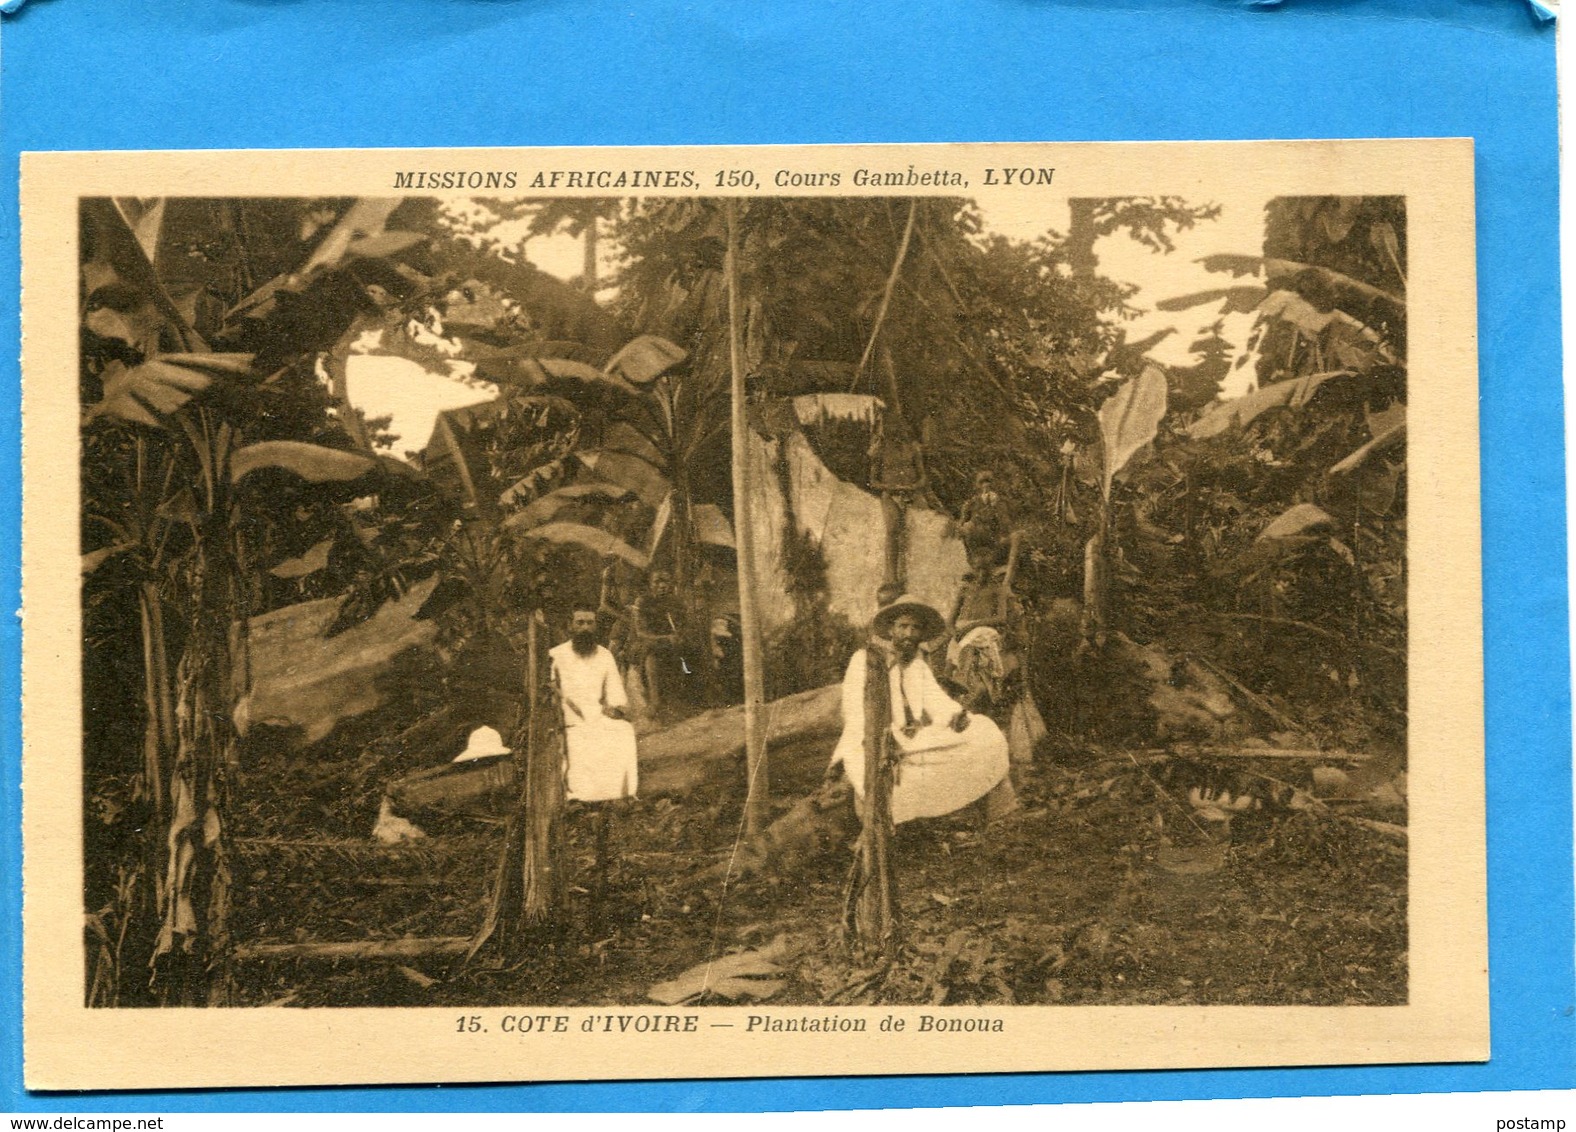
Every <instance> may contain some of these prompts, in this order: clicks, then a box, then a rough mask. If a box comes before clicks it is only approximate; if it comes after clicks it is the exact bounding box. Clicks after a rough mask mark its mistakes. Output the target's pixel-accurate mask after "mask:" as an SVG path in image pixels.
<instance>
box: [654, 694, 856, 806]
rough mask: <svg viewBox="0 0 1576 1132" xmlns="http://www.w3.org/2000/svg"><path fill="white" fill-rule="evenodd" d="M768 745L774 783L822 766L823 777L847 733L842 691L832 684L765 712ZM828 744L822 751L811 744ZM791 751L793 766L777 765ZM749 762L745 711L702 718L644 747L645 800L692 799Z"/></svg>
mask: <svg viewBox="0 0 1576 1132" xmlns="http://www.w3.org/2000/svg"><path fill="white" fill-rule="evenodd" d="M765 715H766V742H767V744H768V746H770V747H772V748H773V751H772V755H773V761H772V777H773V778H774V779H789V778H792V777H794V776H795V775H796V774H802V773H804V771H805V769H806V767H805V765H799V764H806V763H809V762H815V761H816V760H819V761H818V762H817V763H816V765H815V766H814V768H813V771H812V773H819V771H820V770H821V768H822V767H823V766H824V765H825V763H826V761H827V760H828V759H829V758H831V754H832V743H833V741H835V739H836V737H837V735H838V733H839V732H840V731H841V730H842V726H843V716H842V687H841V686H840V685H837V684H831V685H828V686H827V687H824V688H814V689H812V690H811V691H808V692H800V693H798V694H797V695H793V696H784V697H783V698H782V699H780V700H773V701H772V702H771V703H769V704H767V705H766V707H765ZM822 738H824V739H825V740H827V742H826V744H825V745H824V747H823V746H817V745H816V744H814V743H812V742H807V741H808V740H814V739H822ZM779 745H781V746H784V747H788V746H791V747H792V748H793V749H794V751H795V752H797V755H796V756H789V757H790V758H791V759H792V761H793V765H791V766H785V765H784V764H783V763H782V762H780V761H778V754H777V751H776V747H778V746H779ZM743 758H744V708H743V707H742V706H740V707H731V708H718V709H715V710H713V711H708V712H703V713H701V714H700V715H697V716H693V717H691V718H689V719H686V720H684V721H683V722H682V723H677V724H675V725H673V726H672V727H668V728H664V729H663V730H661V731H653V732H652V733H651V734H649V735H646V736H644V737H643V738H642V739H641V741H640V792H641V794H643V795H651V796H658V795H662V794H688V793H690V792H691V791H693V790H694V789H695V788H696V787H698V786H702V785H705V784H706V783H708V782H710V781H712V780H714V779H716V778H718V777H720V776H723V775H726V774H731V773H732V771H733V763H734V762H735V761H738V760H742V759H743Z"/></svg>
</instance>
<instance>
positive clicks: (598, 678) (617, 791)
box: [547, 602, 639, 802]
mask: <svg viewBox="0 0 1576 1132" xmlns="http://www.w3.org/2000/svg"><path fill="white" fill-rule="evenodd" d="M596 628H597V607H596V603H595V602H581V603H579V604H577V605H576V606H575V608H574V612H573V613H572V614H571V616H570V621H569V639H568V640H567V641H565V642H563V643H562V644H560V645H557V646H555V647H554V648H551V649H549V650H548V653H547V655H548V656H549V657H550V658H551V659H552V662H553V675H554V677H555V678H556V679H557V681H558V692H559V697H560V699H561V700H562V701H563V707H564V740H565V746H566V747H567V749H568V766H567V767H566V768H565V773H566V777H567V783H568V784H567V789H566V796H567V797H568V799H569V800H570V801H580V802H606V801H611V800H613V799H616V798H631V797H634V795H635V792H636V790H637V788H638V785H639V780H638V777H637V770H636V758H635V728H634V726H633V725H632V724H631V723H630V722H629V716H628V712H627V708H628V705H629V699H628V697H627V696H625V694H624V681H623V679H622V678H621V677H620V676H619V674H618V664H617V662H615V661H614V660H613V654H612V653H611V652H609V651H608V650H607V649H606V648H604V647H603V646H602V645H599V644H597V639H596Z"/></svg>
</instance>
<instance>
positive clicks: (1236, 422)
mask: <svg viewBox="0 0 1576 1132" xmlns="http://www.w3.org/2000/svg"><path fill="white" fill-rule="evenodd" d="M1351 376H1352V372H1351V371H1350V370H1332V371H1330V372H1329V373H1310V374H1308V375H1307V376H1305V377H1299V378H1295V379H1293V380H1291V381H1277V382H1275V384H1273V385H1266V386H1264V387H1263V388H1261V389H1255V390H1253V392H1251V393H1244V394H1243V395H1242V396H1241V397H1234V398H1232V399H1231V400H1230V401H1222V402H1220V403H1219V404H1218V405H1216V406H1214V408H1212V409H1210V410H1209V412H1207V413H1205V414H1204V415H1203V416H1201V417H1199V418H1198V420H1196V421H1194V422H1193V423H1192V424H1191V425H1189V426H1188V427H1187V430H1186V431H1187V434H1188V436H1190V437H1192V438H1193V439H1194V440H1208V439H1210V438H1211V437H1216V436H1219V435H1220V434H1221V433H1223V432H1225V431H1227V430H1228V429H1232V428H1243V427H1245V426H1246V425H1247V424H1248V423H1249V422H1250V421H1252V420H1253V419H1254V418H1255V417H1257V416H1258V415H1259V414H1260V413H1263V412H1265V411H1267V410H1269V409H1274V408H1278V407H1279V406H1281V405H1286V406H1288V407H1290V408H1293V409H1299V408H1301V407H1302V406H1304V405H1306V404H1307V403H1308V402H1309V401H1311V400H1312V399H1313V395H1314V394H1315V393H1317V392H1318V391H1319V387H1320V386H1322V385H1323V384H1324V383H1325V382H1327V381H1334V380H1335V379H1336V378H1344V377H1351Z"/></svg>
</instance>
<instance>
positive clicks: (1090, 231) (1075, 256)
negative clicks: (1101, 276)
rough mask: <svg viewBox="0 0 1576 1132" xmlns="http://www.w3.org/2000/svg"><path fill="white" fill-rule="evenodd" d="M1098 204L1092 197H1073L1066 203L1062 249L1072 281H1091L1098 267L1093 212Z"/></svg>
mask: <svg viewBox="0 0 1576 1132" xmlns="http://www.w3.org/2000/svg"><path fill="white" fill-rule="evenodd" d="M1099 203H1100V202H1099V200H1098V199H1097V198H1094V197H1073V198H1072V199H1071V200H1069V201H1068V202H1067V213H1068V217H1067V239H1066V240H1065V241H1063V243H1062V248H1063V255H1064V257H1065V258H1066V260H1067V267H1068V269H1069V270H1071V271H1072V273H1073V278H1074V279H1093V278H1094V274H1095V271H1096V270H1097V269H1098V268H1099V266H1100V260H1099V257H1097V256H1096V255H1095V254H1094V242H1095V239H1096V238H1097V233H1096V232H1095V227H1094V210H1095V206H1096V205H1097V204H1099Z"/></svg>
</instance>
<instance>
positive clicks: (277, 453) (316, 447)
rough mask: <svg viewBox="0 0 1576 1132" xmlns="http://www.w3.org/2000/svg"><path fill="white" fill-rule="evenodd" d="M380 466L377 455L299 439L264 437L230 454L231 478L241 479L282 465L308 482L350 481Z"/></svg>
mask: <svg viewBox="0 0 1576 1132" xmlns="http://www.w3.org/2000/svg"><path fill="white" fill-rule="evenodd" d="M379 466H380V465H379V461H378V460H377V459H376V458H375V457H372V456H363V455H361V454H360V453H357V452H341V451H340V450H339V449H337V448H324V447H323V446H322V445H320V444H306V443H303V442H302V441H299V440H265V441H263V442H262V443H260V444H248V445H247V446H246V447H244V448H240V449H237V450H236V452H235V454H234V455H233V456H231V457H230V479H231V481H232V482H234V483H240V482H241V480H243V479H245V478H246V477H247V476H249V475H251V474H252V473H253V472H256V471H260V470H262V469H264V468H281V469H283V470H285V471H287V472H292V473H294V474H295V475H297V476H299V477H301V478H302V479H304V480H306V481H307V482H308V483H347V482H349V481H351V480H355V479H360V478H361V477H362V476H364V475H366V474H367V473H369V472H371V471H372V470H373V469H375V468H377V467H379Z"/></svg>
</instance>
